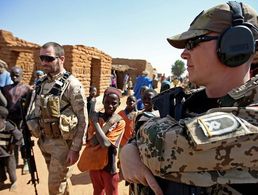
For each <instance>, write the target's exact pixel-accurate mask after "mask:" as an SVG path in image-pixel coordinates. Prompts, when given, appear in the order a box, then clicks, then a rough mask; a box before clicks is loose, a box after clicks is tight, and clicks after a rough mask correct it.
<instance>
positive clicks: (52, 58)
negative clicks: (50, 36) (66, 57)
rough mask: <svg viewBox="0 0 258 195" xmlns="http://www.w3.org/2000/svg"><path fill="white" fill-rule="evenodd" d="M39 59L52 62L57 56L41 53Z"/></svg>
mask: <svg viewBox="0 0 258 195" xmlns="http://www.w3.org/2000/svg"><path fill="white" fill-rule="evenodd" d="M39 58H40V60H41V61H42V62H43V61H45V62H53V61H54V60H55V59H57V58H59V57H57V56H44V55H41V56H39Z"/></svg>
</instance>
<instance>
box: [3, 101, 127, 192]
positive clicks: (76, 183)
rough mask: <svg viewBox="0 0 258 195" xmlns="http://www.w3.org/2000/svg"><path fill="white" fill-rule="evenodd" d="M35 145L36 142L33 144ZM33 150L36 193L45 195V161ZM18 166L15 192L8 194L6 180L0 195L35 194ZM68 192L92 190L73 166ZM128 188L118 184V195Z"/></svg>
mask: <svg viewBox="0 0 258 195" xmlns="http://www.w3.org/2000/svg"><path fill="white" fill-rule="evenodd" d="M126 98H127V97H126V96H124V97H123V98H122V99H121V105H120V106H119V110H120V109H123V108H125V105H126V104H125V102H126ZM35 143H36V142H35ZM33 149H34V156H35V159H36V166H37V170H38V176H39V184H37V192H38V195H47V194H48V188H47V180H48V172H47V167H46V164H45V161H44V159H43V156H42V155H41V152H40V150H39V148H38V146H37V144H35V147H34V148H33ZM19 164H20V165H19V166H18V168H17V171H16V172H17V178H18V179H17V190H16V191H15V192H9V187H10V185H9V183H10V182H9V180H7V181H6V182H5V183H6V185H5V186H4V188H2V189H0V194H1V195H10V194H20V195H31V194H35V190H34V187H33V185H31V184H27V182H28V181H29V180H30V174H27V175H22V174H21V172H22V169H21V164H22V161H21V160H20V163H19ZM69 187H70V192H71V194H75V195H91V194H93V188H92V184H91V180H90V177H89V175H88V173H87V172H85V173H81V172H80V171H79V170H78V169H77V166H75V170H74V172H73V175H72V177H71V179H70V186H69ZM128 191H129V190H128V187H126V186H125V182H124V181H121V182H120V183H119V194H120V195H127V194H129V193H128Z"/></svg>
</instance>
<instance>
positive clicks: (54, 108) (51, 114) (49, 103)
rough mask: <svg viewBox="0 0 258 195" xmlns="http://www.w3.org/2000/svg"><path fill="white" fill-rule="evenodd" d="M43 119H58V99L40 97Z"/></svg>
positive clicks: (52, 96) (54, 97)
mask: <svg viewBox="0 0 258 195" xmlns="http://www.w3.org/2000/svg"><path fill="white" fill-rule="evenodd" d="M40 101H41V105H42V111H41V116H42V117H43V118H59V117H60V97H59V96H54V95H48V96H45V95H41V97H40Z"/></svg>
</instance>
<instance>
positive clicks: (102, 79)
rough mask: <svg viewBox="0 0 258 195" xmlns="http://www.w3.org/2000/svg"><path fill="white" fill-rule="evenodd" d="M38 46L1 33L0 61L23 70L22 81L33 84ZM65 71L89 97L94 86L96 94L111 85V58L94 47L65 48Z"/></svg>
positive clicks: (69, 46) (37, 60)
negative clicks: (90, 89)
mask: <svg viewBox="0 0 258 195" xmlns="http://www.w3.org/2000/svg"><path fill="white" fill-rule="evenodd" d="M39 49H40V45H38V44H34V43H30V42H28V41H25V40H22V39H19V38H17V37H14V36H13V34H12V33H11V32H8V31H5V30H0V59H2V60H4V61H5V62H6V63H7V64H8V68H11V67H13V66H15V65H17V66H19V67H21V68H22V69H23V71H24V74H23V82H24V83H27V84H33V81H34V73H35V71H36V70H38V69H41V67H40V61H39V57H38V56H39ZM64 50H65V64H64V66H65V69H66V70H67V71H70V72H71V73H72V74H73V75H74V76H75V77H77V78H78V79H79V80H80V81H81V82H82V84H83V86H84V89H85V94H86V95H87V96H88V94H89V93H88V92H89V87H90V86H91V85H94V86H96V87H97V89H98V95H101V94H103V92H104V90H105V89H106V88H107V87H108V86H109V85H110V74H111V65H112V58H111V56H109V55H107V54H106V53H104V52H102V51H100V50H98V49H97V48H94V47H87V46H84V45H74V46H73V45H64Z"/></svg>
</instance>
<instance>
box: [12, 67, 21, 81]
mask: <svg viewBox="0 0 258 195" xmlns="http://www.w3.org/2000/svg"><path fill="white" fill-rule="evenodd" d="M10 75H11V79H12V81H13V82H14V83H19V82H21V80H22V72H21V71H20V69H14V70H12V71H11V72H10Z"/></svg>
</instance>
